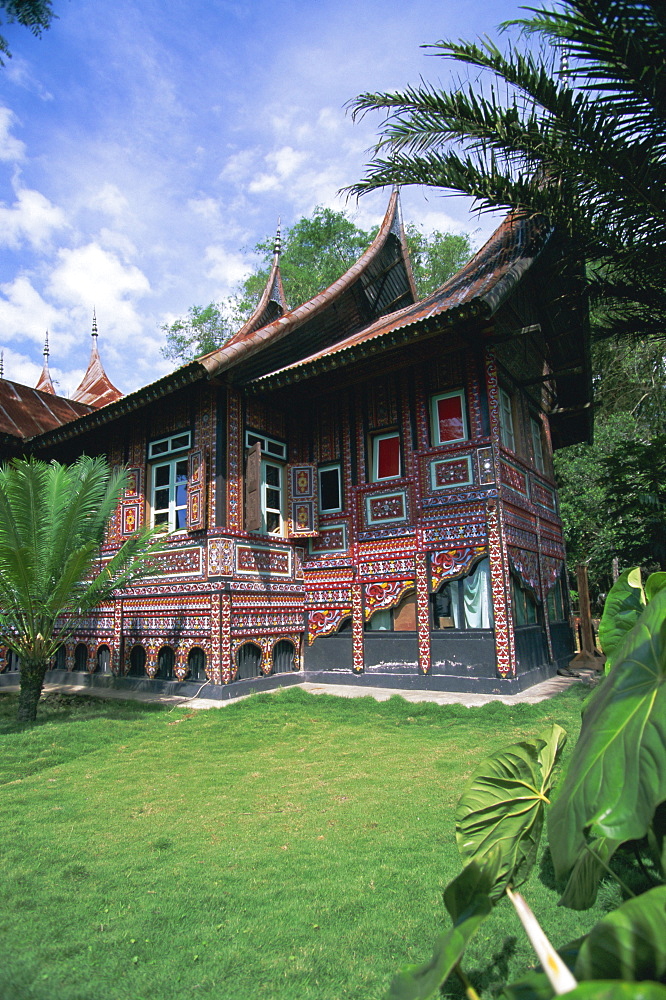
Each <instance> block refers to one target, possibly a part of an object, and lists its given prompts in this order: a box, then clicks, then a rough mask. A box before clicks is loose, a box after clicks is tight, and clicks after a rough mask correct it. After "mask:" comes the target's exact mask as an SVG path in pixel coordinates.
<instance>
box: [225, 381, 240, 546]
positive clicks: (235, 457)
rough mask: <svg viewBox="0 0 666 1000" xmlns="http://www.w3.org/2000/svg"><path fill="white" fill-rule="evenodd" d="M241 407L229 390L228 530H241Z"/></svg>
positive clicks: (237, 399) (237, 397) (237, 398)
mask: <svg viewBox="0 0 666 1000" xmlns="http://www.w3.org/2000/svg"><path fill="white" fill-rule="evenodd" d="M241 433H242V427H241V406H240V398H239V396H238V394H237V393H236V392H234V391H233V390H231V389H230V390H229V392H228V396H227V448H228V452H227V463H228V469H229V477H228V479H227V523H228V525H229V527H230V528H232V529H236V530H241V529H242V528H243V473H242V456H243V450H242V441H241Z"/></svg>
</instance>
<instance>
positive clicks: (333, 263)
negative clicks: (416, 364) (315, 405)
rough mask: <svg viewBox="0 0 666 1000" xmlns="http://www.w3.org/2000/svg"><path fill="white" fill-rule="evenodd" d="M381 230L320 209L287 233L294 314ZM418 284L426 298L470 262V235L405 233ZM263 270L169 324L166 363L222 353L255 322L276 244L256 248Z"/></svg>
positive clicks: (284, 267) (411, 228) (284, 258)
mask: <svg viewBox="0 0 666 1000" xmlns="http://www.w3.org/2000/svg"><path fill="white" fill-rule="evenodd" d="M376 235H377V228H376V227H375V228H374V229H371V230H368V231H366V230H364V229H360V228H359V227H358V226H357V225H356V224H355V223H354V222H353V221H352V220H351V219H350V218H349V217H348V216H347V215H346V214H345V213H344V212H336V211H334V210H333V209H331V208H323V207H322V206H318V207H317V208H315V210H314V212H313V214H312V216H311V217H310V218H305V217H303V218H301V219H299V220H298V222H296V223H295V224H294V225H293V226H291V227H290V228H289V229H287V230H286V231H285V233H284V237H283V241H282V251H281V255H280V271H281V274H282V283H283V286H284V291H285V296H286V298H287V302H288V303H289V305H290V306H291V307H292V308H293V307H294V306H298V305H300V304H301V303H302V302H307V301H308V300H309V299H311V298H313V297H314V296H315V295H316V294H317V293H318V292H321V291H323V290H324V289H325V288H328V286H329V285H331V284H333V282H334V281H336V280H337V279H338V278H339V277H340V276H341V275H342V274H344V273H345V271H347V270H348V269H349V268H350V267H351V265H352V264H353V263H354V262H355V261H356V260H358V258H359V257H360V256H361V254H362V253H363V252H364V251H365V250H366V249H367V248H368V246H369V245H370V243H371V242H372V240H373V239H374V237H375V236H376ZM406 237H407V244H408V246H409V251H410V256H411V259H412V267H413V270H414V280H415V282H416V286H417V290H418V293H419V294H420V295H422V296H423V295H427V294H428V293H429V292H431V291H433V290H434V289H435V288H437V287H439V285H441V284H443V282H444V281H446V279H447V278H449V277H451V275H452V274H455V272H456V271H458V270H459V269H460V267H461V266H462V265H463V264H464V263H465V262H466V261H467V260H468V259H469V258H470V257H471V255H472V252H473V251H472V245H471V242H470V238H469V236H467V235H466V234H462V235H454V234H453V233H441V232H438V231H435V232H433V233H430V234H426V233H423V232H422V231H421V230H420V229H419V228H418V227H417V226H415V225H413V224H410V225H408V226H407V227H406ZM253 252H254V253H255V254H257V255H258V256H259V257H260V259H261V264H260V265H259V266H258V267H256V268H255V270H254V271H253V272H252V273H251V274H250V275H248V277H247V278H246V279H245V280H244V281H243V282H241V284H240V286H239V287H238V289H237V291H236V294H235V295H234V296H232V297H231V298H229V299H226V300H225V301H223V302H220V303H217V304H216V303H214V302H211V303H210V304H209V305H208V306H206V307H202V306H192V307H191V308H190V309H189V310H188V313H187V316H186V317H185V318H184V319H177V320H176V321H175V322H174V323H171V324H167V323H165V324H164V325H163V326H162V330H163V332H164V333H165V335H166V344H165V346H164V347H163V348H162V354H163V355H164V357H166V358H168V359H170V360H172V361H179V362H181V363H182V362H186V361H192V360H193V359H194V358H196V357H199V356H200V355H201V354H206V353H207V352H208V351H212V350H214V349H215V348H216V347H220V346H221V345H222V344H223V343H224V341H225V340H226V339H227V338H228V337H229V336H230V335H231V334H232V333H233V332H234V331H235V330H236V329H238V327H239V326H240V325H241V324H242V323H243V322H244V321H245V320H246V319H247V318H248V316H250V314H251V313H252V311H253V309H254V308H255V306H256V305H257V303H258V302H259V299H260V298H261V295H262V293H263V291H264V288H265V287H266V282H267V280H268V277H269V274H270V269H271V265H272V262H273V256H274V253H275V241H274V240H273V239H266V240H262V241H260V242H259V243H257V244H256V245H255V247H254V251H253Z"/></svg>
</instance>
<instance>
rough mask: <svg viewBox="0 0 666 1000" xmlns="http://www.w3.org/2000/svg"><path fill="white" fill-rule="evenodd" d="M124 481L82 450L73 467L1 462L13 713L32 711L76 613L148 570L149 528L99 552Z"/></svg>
mask: <svg viewBox="0 0 666 1000" xmlns="http://www.w3.org/2000/svg"><path fill="white" fill-rule="evenodd" d="M126 485H127V478H126V474H125V472H124V470H120V471H113V470H111V469H110V468H109V466H108V465H107V463H106V461H105V460H104V459H103V458H89V457H88V456H85V455H84V456H83V457H81V458H79V459H78V461H76V462H75V463H74V464H73V465H71V466H65V465H61V464H60V463H59V462H50V463H47V462H40V461H36V460H33V459H31V460H28V461H24V460H19V459H17V460H15V461H13V462H10V463H9V464H7V465H3V466H2V467H1V468H0V643H2V644H3V645H5V646H7V647H9V649H11V650H13V651H14V652H15V653H16V655H17V656H18V657H19V659H20V661H21V694H20V697H19V706H18V720H19V722H31V721H33V720H34V719H35V718H36V714H37V702H38V701H39V698H40V695H41V692H42V687H43V685H44V675H45V674H46V671H47V669H48V666H49V660H50V659H51V657H52V656H54V655H55V653H56V651H57V650H58V648H59V647H60V646H62V644H63V642H64V641H65V640H66V639H67V638H68V637H69V636H70V635H71V634H72V632H73V631H74V630H75V629H76V627H77V625H78V624H79V622H80V621H81V618H83V617H84V616H85V615H87V614H89V613H90V611H92V610H93V609H94V608H96V607H97V606H98V605H99V604H101V603H102V602H103V601H105V600H108V599H109V597H110V596H111V595H112V593H113V592H114V591H115V590H117V589H119V588H121V587H124V586H127V584H129V583H130V582H131V581H132V580H135V579H137V578H140V577H143V576H146V575H148V574H149V572H150V565H149V564H148V563H147V559H148V558H149V557H150V556H151V555H153V554H154V553H155V551H156V547H155V545H154V544H153V536H154V532H153V531H152V529H148V528H143V529H140V530H139V531H137V532H135V533H134V534H133V535H130V537H129V538H128V539H127V540H126V541H125V542H124V543H123V545H122V546H121V547H120V548H119V549H118V550H117V551H116V552H114V553H112V554H111V555H110V556H109V558H106V557H105V558H103V559H101V558H100V548H101V545H102V542H103V540H104V534H105V531H106V527H107V525H108V523H109V520H110V519H111V517H112V515H113V513H114V511H115V509H116V506H117V503H118V500H119V498H120V495H121V493H122V492H123V490H124V489H125V488H126Z"/></svg>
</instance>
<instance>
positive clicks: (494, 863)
mask: <svg viewBox="0 0 666 1000" xmlns="http://www.w3.org/2000/svg"><path fill="white" fill-rule="evenodd" d="M498 865H499V854H498V852H497V851H494V852H492V853H491V854H489V855H488V856H487V857H486V859H485V861H484V862H483V863H482V864H477V862H476V861H472V863H471V864H469V865H467V867H466V868H465V869H463V871H462V872H461V873H460V874H459V875H458V876H457V877H456V878H454V879H453V881H452V882H451V883H450V884H449V885H448V886H447V888H446V890H445V892H444V902H445V904H446V908H447V910H448V911H449V913H450V914H451V918H452V920H453V927H452V928H451V929H450V930H449V931H446V933H444V934H441V935H440V936H439V937H438V938H437V941H436V943H435V950H434V951H433V955H432V958H431V959H430V961H429V962H426V963H425V965H410V966H407V968H405V969H402V970H401V971H400V972H399V973H398V975H397V976H396V977H395V978H394V980H393V982H392V983H391V988H390V990H389V992H388V993H387V995H386V1000H429V998H430V997H436V996H438V995H439V989H440V986H441V985H442V984H443V983H444V982H445V981H446V980H447V979H448V977H449V976H450V974H451V971H452V970H453V968H454V967H455V966H456V965H457V964H458V962H459V961H460V959H461V958H462V955H463V953H464V951H465V948H466V947H467V944H468V942H469V941H470V939H471V938H472V937H473V935H474V934H475V933H476V931H477V930H478V928H479V926H480V924H481V923H483V921H484V920H485V919H486V917H487V916H488V914H489V913H490V911H491V910H492V908H493V904H492V902H491V900H490V896H489V892H490V889H492V887H493V885H494V884H495V880H496V878H497V868H498Z"/></svg>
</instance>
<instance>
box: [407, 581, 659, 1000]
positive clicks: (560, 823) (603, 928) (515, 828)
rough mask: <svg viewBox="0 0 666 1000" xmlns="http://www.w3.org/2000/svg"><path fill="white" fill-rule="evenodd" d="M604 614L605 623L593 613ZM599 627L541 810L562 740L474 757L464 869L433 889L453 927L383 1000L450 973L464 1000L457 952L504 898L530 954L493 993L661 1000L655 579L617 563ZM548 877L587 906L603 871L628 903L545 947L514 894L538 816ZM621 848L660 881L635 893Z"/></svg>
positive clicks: (463, 837)
mask: <svg viewBox="0 0 666 1000" xmlns="http://www.w3.org/2000/svg"><path fill="white" fill-rule="evenodd" d="M604 619H605V620H604ZM604 619H602V623H604V628H603V629H602V630H601V635H602V643H605V645H604V651H606V652H607V653H608V655H609V657H610V658H611V669H610V672H609V674H608V676H606V677H605V678H604V679H603V681H602V682H601V684H600V685H599V686H598V687H597V688H595V690H594V691H593V692H592V694H591V696H590V697H589V699H588V700H587V702H586V704H585V707H584V709H583V719H582V727H581V732H580V737H579V739H578V742H577V744H576V747H575V749H574V752H573V755H572V759H571V761H570V764H569V768H568V770H567V773H566V775H565V777H564V780H563V781H562V782H561V785H560V787H559V789H558V795H557V798H556V801H555V803H554V804H553V805H552V806H551V804H550V791H551V788H552V787H553V784H554V778H553V775H554V771H555V767H556V764H557V762H558V758H559V756H560V753H561V751H562V748H563V746H564V743H565V740H566V734H565V732H564V730H563V729H562V728H561V727H560V726H557V725H553V726H552V727H551V728H550V729H549V730H548V731H547V732H545V733H541V734H540V735H539V736H538V737H536V738H535V739H531V740H524V741H521V742H520V743H515V744H513V745H512V746H509V747H506V748H505V749H503V750H501V751H499V752H497V753H494V754H492V755H491V756H490V757H488V758H486V760H485V761H483V762H482V764H481V765H480V768H479V770H478V772H477V773H476V774H475V775H474V776H473V778H472V780H471V781H470V783H469V785H468V786H467V788H466V790H465V792H464V793H463V795H462V797H461V799H460V801H459V803H458V808H457V810H456V839H457V843H458V849H459V851H460V854H461V856H462V858H463V860H464V861H465V862H466V867H465V868H464V869H463V870H462V872H461V873H460V874H459V875H458V876H457V877H456V878H455V879H453V881H452V882H451V883H449V885H448V886H447V888H446V890H445V892H444V905H445V907H446V909H447V911H448V913H449V916H450V917H451V920H452V923H453V926H452V927H451V929H450V930H449V931H447V932H445V933H444V934H442V935H441V936H440V937H439V938H438V940H437V942H436V945H435V950H434V953H433V956H432V959H431V960H430V961H429V962H428V963H427V964H426V965H423V966H414V967H409V968H407V969H404V970H403V971H402V972H400V973H399V974H398V975H397V976H396V978H395V979H394V980H393V982H392V984H391V988H390V990H389V993H388V994H387V1000H429V998H431V997H436V996H438V995H439V993H440V989H441V987H442V986H443V984H444V983H445V982H446V980H447V979H448V978H449V976H451V974H452V973H455V974H456V975H457V976H458V978H459V979H460V981H461V982H462V983H463V985H464V987H465V991H466V993H467V996H468V997H469V998H470V1000H478V995H477V993H476V991H475V989H474V986H473V984H472V983H471V982H470V981H469V979H468V977H467V975H466V974H465V972H464V970H463V969H462V965H461V961H462V958H463V955H464V952H465V948H466V946H467V944H468V942H469V941H470V939H471V938H472V937H473V936H474V934H475V933H476V931H477V930H478V928H479V926H480V925H481V924H482V923H483V921H484V920H485V918H486V917H487V916H488V915H489V913H490V912H491V910H492V908H493V907H494V906H495V905H496V903H497V902H498V901H499V900H500V899H501V898H502V897H503V896H504V895H507V896H508V897H509V898H510V900H511V902H512V903H513V904H514V906H515V907H516V910H517V912H518V915H519V917H520V919H521V922H522V923H523V926H524V928H525V930H526V932H527V934H528V937H529V938H530V941H531V942H532V945H533V947H534V949H535V951H536V953H537V955H538V957H539V960H540V962H541V967H542V971H533V972H530V973H529V974H528V975H527V976H525V977H523V978H522V979H521V980H520V981H518V982H516V983H512V984H509V985H507V986H505V987H504V990H503V993H502V996H503V997H504V998H505V1000H550V998H551V997H553V996H555V995H559V994H564V993H566V994H567V995H568V996H571V997H572V1000H579V998H580V1000H582V998H587V997H590V998H592V997H594V998H595V1000H615V998H618V1000H620V998H623V1000H638V998H644V1000H666V986H664V985H663V984H666V884H664V882H665V880H666V574H665V573H656V574H653V576H651V577H649V578H648V580H647V582H646V585H645V589H644V590H643V588H642V586H641V585H640V574H639V575H638V577H637V576H636V571H634V570H631V571H627V572H626V573H624V574H622V577H621V578H620V580H619V581H618V583H617V584H616V586H615V587H614V588H613V590H612V591H611V593H610V594H609V596H608V601H607V604H606V609H605V611H604ZM545 821H547V830H548V844H549V847H550V852H551V856H552V859H553V864H554V867H555V874H556V876H557V877H558V878H560V879H565V878H566V880H567V881H566V887H565V889H564V893H563V895H562V898H561V899H560V904H561V905H564V906H569V907H571V908H573V909H578V910H583V909H589V908H590V907H591V906H592V905H593V904H594V902H595V900H596V896H597V889H598V885H599V881H600V879H601V877H602V876H603V875H604V874H608V875H611V876H613V877H614V878H615V879H616V880H617V881H618V882H619V883H620V885H621V886H622V888H623V890H625V892H626V893H627V894H628V895H629V896H630V897H631V898H629V899H628V900H627V901H626V902H624V903H623V904H622V905H621V906H619V907H617V908H616V909H615V910H613V911H612V912H610V913H608V914H607V915H606V916H604V917H603V918H602V919H601V920H600V921H599V922H598V923H597V924H595V926H594V927H592V929H591V930H590V931H589V933H588V934H587V935H585V936H584V937H583V938H581V939H579V940H577V941H574V942H571V943H569V944H567V945H565V946H564V947H562V948H560V949H559V951H556V950H555V949H554V948H553V946H552V945H551V944H550V942H549V941H548V939H547V937H546V935H545V934H544V932H543V930H542V929H541V928H540V927H539V925H538V923H537V921H536V919H535V917H534V915H533V914H532V913H531V911H530V909H529V906H527V904H526V902H525V900H523V899H522V897H521V896H520V894H519V893H517V892H516V891H515V890H516V887H517V886H520V885H522V883H523V882H525V880H526V879H527V877H528V876H529V874H530V872H531V870H532V868H533V866H534V863H535V861H536V856H537V849H538V846H539V841H540V839H541V833H542V829H543V826H544V822H545ZM627 844H632V846H633V847H634V850H635V855H636V859H637V863H638V864H640V865H641V867H643V868H644V861H643V858H642V854H641V852H647V853H648V855H649V858H650V860H651V862H652V864H653V866H654V870H655V872H656V873H657V879H653V881H655V883H656V881H657V880H658V881H659V883H660V884H655V885H654V887H653V888H650V889H649V890H648V891H647V892H644V893H642V894H640V895H638V896H634V894H633V893H632V892H631V891H630V890H628V889H627V887H626V886H625V885H624V884H623V883H622V882H621V881H620V879H619V878H618V876H617V875H616V874H615V872H614V871H613V868H612V865H611V862H612V859H613V855H614V854H615V853H616V852H617V851H618V850H619V849H620V848H621V847H622V846H623V845H627Z"/></svg>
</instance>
